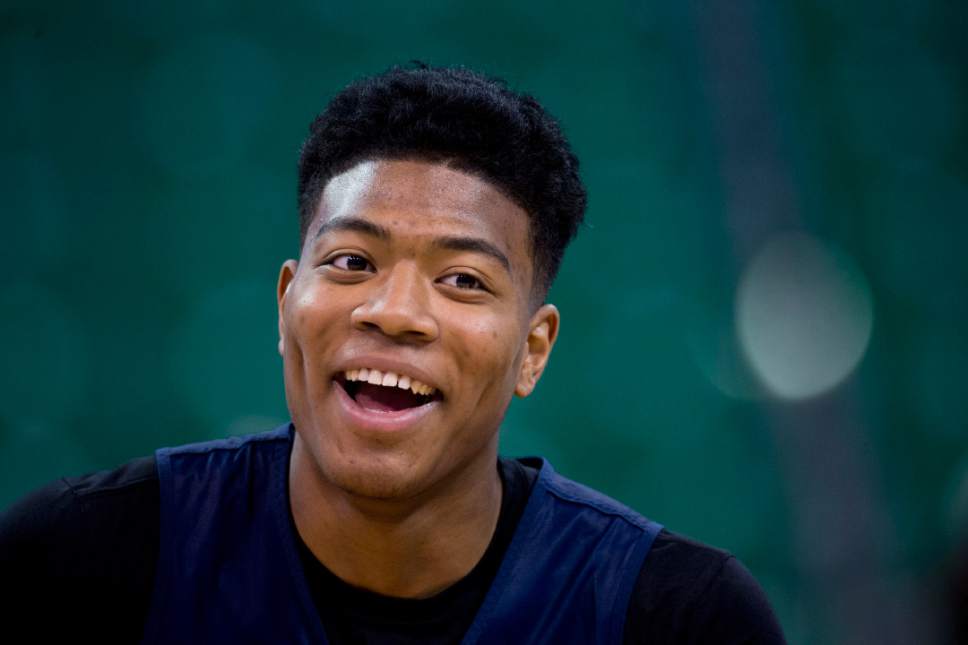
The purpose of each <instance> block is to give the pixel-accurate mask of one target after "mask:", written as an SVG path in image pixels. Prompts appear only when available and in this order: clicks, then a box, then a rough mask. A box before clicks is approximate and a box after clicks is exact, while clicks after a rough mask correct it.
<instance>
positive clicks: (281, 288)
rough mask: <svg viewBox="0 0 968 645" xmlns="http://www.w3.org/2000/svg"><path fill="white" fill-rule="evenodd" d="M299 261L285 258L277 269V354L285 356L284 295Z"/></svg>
mask: <svg viewBox="0 0 968 645" xmlns="http://www.w3.org/2000/svg"><path fill="white" fill-rule="evenodd" d="M298 267H299V263H298V262H297V261H296V260H286V261H285V262H283V263H282V268H281V269H280V270H279V284H278V285H276V302H277V303H278V305H279V355H280V356H285V349H286V344H285V339H286V317H285V315H284V310H285V306H286V297H287V296H288V295H289V287H290V286H291V285H292V280H293V278H295V277H296V269H297V268H298Z"/></svg>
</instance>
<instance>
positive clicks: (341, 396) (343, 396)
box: [333, 378, 441, 435]
mask: <svg viewBox="0 0 968 645" xmlns="http://www.w3.org/2000/svg"><path fill="white" fill-rule="evenodd" d="M348 387H349V389H353V386H352V385H348V384H347V382H346V380H345V379H340V378H337V379H335V387H334V388H333V389H334V390H335V392H336V396H337V399H338V401H339V404H340V405H339V409H340V414H341V416H342V417H343V419H344V421H345V422H347V424H348V425H349V426H350V427H353V428H356V429H357V430H358V431H363V432H365V433H370V432H375V433H378V434H381V435H382V434H386V433H399V432H403V431H406V430H409V429H415V428H417V427H419V426H420V424H421V421H422V420H423V419H424V418H425V417H427V415H429V414H431V413H433V412H434V411H435V410H437V408H438V407H439V406H440V404H441V399H440V398H434V397H426V396H424V397H421V398H422V399H425V401H424V402H422V403H419V405H416V406H409V407H397V406H399V405H400V404H401V402H400V401H396V402H393V401H387V400H386V398H378V397H387V396H401V395H402V396H413V394H412V393H411V394H409V395H408V394H407V393H406V392H404V391H402V390H399V391H400V393H401V394H395V393H388V392H383V393H381V394H379V395H378V396H377V397H374V396H371V395H368V394H366V393H362V396H361V392H360V391H357V392H355V395H356V398H355V399H354V398H353V396H351V395H350V392H349V391H348V389H347V388H348ZM368 387H382V386H372V385H368ZM359 389H360V390H362V386H361V387H360V388H359ZM384 389H389V388H384ZM411 402H413V401H404V403H411ZM418 402H419V401H418Z"/></svg>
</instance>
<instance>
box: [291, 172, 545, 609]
mask: <svg viewBox="0 0 968 645" xmlns="http://www.w3.org/2000/svg"><path fill="white" fill-rule="evenodd" d="M532 280H533V267H532V254H531V247H530V238H529V232H528V217H527V214H526V213H525V212H524V211H523V210H522V209H521V208H520V207H519V206H517V205H516V204H515V203H514V202H512V201H511V200H509V199H508V198H507V197H505V196H504V195H503V194H502V193H501V192H500V191H499V190H498V189H497V188H496V187H494V186H493V185H492V184H490V183H489V182H487V181H485V180H483V179H480V178H478V177H476V176H473V175H470V174H467V173H465V172H462V171H458V170H454V169H451V168H449V167H447V166H446V165H443V164H439V163H429V162H423V161H408V160H394V161H390V160H371V161H365V162H362V163H360V164H358V165H356V166H354V167H352V168H350V169H349V170H347V171H346V172H344V173H342V174H340V175H337V176H336V177H334V178H333V179H331V180H330V181H329V183H328V184H327V186H326V188H325V190H324V191H323V195H322V197H321V200H320V204H319V206H318V209H317V212H316V215H315V218H314V220H313V222H312V223H311V225H310V227H309V229H308V233H307V235H306V240H305V243H304V245H303V248H302V250H301V256H300V258H299V260H298V261H296V260H287V261H286V262H285V263H284V264H283V266H282V269H281V271H280V275H279V283H278V292H277V296H278V305H279V336H280V339H279V351H280V354H281V355H282V357H283V365H284V374H285V385H286V399H287V402H288V405H289V410H290V413H291V415H292V419H293V423H294V425H295V428H296V438H295V442H294V445H293V452H292V455H291V461H290V472H289V487H290V505H291V510H292V513H293V518H294V520H295V524H296V528H297V530H298V531H299V533H300V536H301V537H302V539H303V540H304V542H305V543H306V544H307V546H309V548H310V550H312V551H313V553H314V554H315V555H316V557H317V558H319V560H320V561H321V562H322V563H323V564H324V565H326V566H327V567H328V568H329V569H330V570H331V571H333V572H334V573H335V574H336V575H338V576H339V577H341V578H342V579H344V580H345V581H347V582H349V583H350V584H354V585H357V586H360V587H364V588H367V589H370V590H372V591H376V592H378V593H383V594H385V595H392V596H401V597H424V596H427V595H431V594H433V593H436V592H437V591H440V590H441V589H443V588H446V587H447V586H449V585H450V584H452V583H453V582H455V581H456V580H458V579H460V578H461V577H463V576H464V575H466V574H467V573H468V572H469V571H470V569H471V568H473V566H474V565H475V564H476V563H477V561H478V560H479V559H480V557H481V555H482V554H483V552H484V550H485V548H486V547H487V544H488V542H489V541H490V538H491V535H492V534H493V531H494V528H495V525H496V522H497V516H498V511H499V509H500V496H501V485H500V480H499V478H498V474H497V470H496V459H497V438H498V427H499V426H500V423H501V421H502V419H503V418H504V414H505V411H506V410H507V407H508V404H509V403H510V400H511V398H512V397H513V396H514V395H518V396H527V395H528V394H530V393H531V391H532V390H533V389H534V386H535V384H536V383H537V381H538V379H539V378H540V376H541V373H542V371H543V369H544V367H545V365H546V362H547V360H548V356H549V354H550V352H551V348H552V346H553V344H554V341H555V337H556V335H557V331H558V312H557V310H556V309H555V307H554V306H552V305H547V304H546V305H543V306H540V307H537V308H535V307H534V306H533V305H532V303H531V294H532ZM366 366H370V367H376V368H381V366H383V367H388V369H391V370H392V371H396V372H398V373H401V374H409V375H410V376H412V377H415V378H417V379H419V380H421V381H423V382H424V383H426V384H428V385H431V386H433V387H435V388H437V389H438V390H439V392H440V395H439V396H438V397H437V399H436V400H434V401H432V402H431V403H429V404H427V405H425V406H422V407H421V408H419V410H417V411H416V412H413V413H412V414H410V412H411V411H407V414H406V415H404V416H401V420H400V421H399V422H397V421H394V422H393V423H392V424H388V423H385V422H384V419H385V418H386V417H380V416H379V414H380V413H367V412H365V411H361V409H360V408H359V407H357V406H355V404H354V403H353V401H352V399H350V397H349V396H348V395H347V394H346V391H345V390H344V389H343V388H342V386H341V385H340V384H339V383H338V382H337V380H336V379H337V378H338V377H339V375H340V374H341V373H342V371H343V370H346V369H351V368H359V367H366Z"/></svg>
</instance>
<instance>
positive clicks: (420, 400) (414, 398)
mask: <svg viewBox="0 0 968 645" xmlns="http://www.w3.org/2000/svg"><path fill="white" fill-rule="evenodd" d="M337 383H338V384H339V385H340V386H341V387H342V388H343V389H344V390H345V391H346V393H347V394H348V395H349V396H350V398H351V399H353V400H354V401H355V402H356V403H357V404H358V405H360V406H361V407H363V408H365V409H367V410H370V411H373V412H397V411H400V410H406V409H408V408H416V407H419V406H421V405H424V404H425V403H428V402H430V401H432V400H433V399H434V396H433V395H432V394H425V393H423V392H420V393H418V392H414V391H413V390H411V389H409V388H400V387H396V386H392V385H376V384H373V383H368V382H360V381H351V380H349V379H346V378H343V379H337Z"/></svg>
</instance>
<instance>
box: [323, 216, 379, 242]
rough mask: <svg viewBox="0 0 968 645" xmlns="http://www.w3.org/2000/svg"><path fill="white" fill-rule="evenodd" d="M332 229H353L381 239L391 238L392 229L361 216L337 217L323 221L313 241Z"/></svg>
mask: <svg viewBox="0 0 968 645" xmlns="http://www.w3.org/2000/svg"><path fill="white" fill-rule="evenodd" d="M332 231H353V232H356V233H363V234H364V235H369V236H371V237H377V238H379V239H381V240H389V239H390V231H389V230H387V229H385V228H383V227H382V226H380V225H379V224H374V223H373V222H370V221H368V220H365V219H362V218H359V217H337V218H336V219H331V220H329V221H328V222H323V225H322V226H320V227H319V230H318V231H316V235H315V237H313V242H315V241H316V240H318V239H319V238H320V237H322V236H323V235H324V234H326V233H330V232H332Z"/></svg>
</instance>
